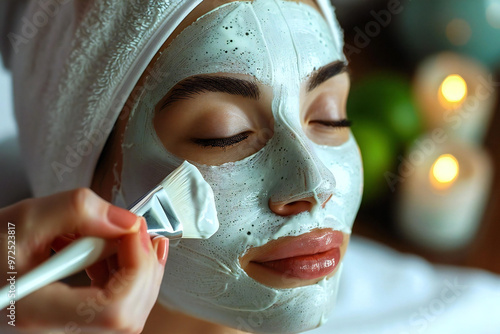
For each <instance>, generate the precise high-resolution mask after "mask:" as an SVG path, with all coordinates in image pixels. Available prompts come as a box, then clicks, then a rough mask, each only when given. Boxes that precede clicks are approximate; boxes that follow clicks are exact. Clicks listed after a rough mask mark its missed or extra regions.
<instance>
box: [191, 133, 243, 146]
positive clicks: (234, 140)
mask: <svg viewBox="0 0 500 334" xmlns="http://www.w3.org/2000/svg"><path fill="white" fill-rule="evenodd" d="M250 134H251V132H250V131H247V132H243V133H239V134H237V135H236V136H232V137H229V138H213V139H199V138H196V139H193V142H194V143H195V144H197V145H200V146H202V147H222V148H225V147H229V146H232V145H235V144H238V143H240V142H242V141H244V140H245V139H247V138H248V137H250Z"/></svg>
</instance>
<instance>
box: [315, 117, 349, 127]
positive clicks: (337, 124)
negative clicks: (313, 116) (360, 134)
mask: <svg viewBox="0 0 500 334" xmlns="http://www.w3.org/2000/svg"><path fill="white" fill-rule="evenodd" d="M309 123H313V124H321V125H325V126H330V127H334V128H349V127H351V125H352V122H351V121H349V120H348V119H342V120H340V121H310V122H309Z"/></svg>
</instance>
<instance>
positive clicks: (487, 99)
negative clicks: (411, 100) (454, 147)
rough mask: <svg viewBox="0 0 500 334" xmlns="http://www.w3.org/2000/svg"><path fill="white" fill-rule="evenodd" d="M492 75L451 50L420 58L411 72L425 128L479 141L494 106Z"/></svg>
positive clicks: (482, 67) (467, 140) (472, 141)
mask: <svg viewBox="0 0 500 334" xmlns="http://www.w3.org/2000/svg"><path fill="white" fill-rule="evenodd" d="M492 79H493V77H492V74H491V73H490V72H488V70H486V68H485V67H484V66H483V65H481V64H480V63H478V62H477V61H475V60H472V59H469V58H466V57H464V56H460V55H457V54H454V53H449V52H447V53H442V54H439V55H437V56H434V57H431V58H429V59H428V60H426V61H424V62H423V63H422V64H421V66H420V67H419V69H418V70H417V73H416V75H415V82H414V95H415V100H416V102H417V104H418V106H419V109H420V110H421V112H422V113H423V118H424V121H425V124H426V126H427V129H428V130H433V129H436V128H442V129H444V130H446V131H447V132H448V133H449V134H450V135H452V136H453V137H455V138H459V139H461V140H463V141H466V142H469V143H474V144H479V143H481V142H482V141H483V139H484V136H485V134H486V131H487V130H488V125H489V122H490V119H491V117H492V115H493V109H494V106H495V100H496V89H495V87H494V85H495V84H494V82H493V80H492Z"/></svg>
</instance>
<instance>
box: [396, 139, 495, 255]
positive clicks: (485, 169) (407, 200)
mask: <svg viewBox="0 0 500 334" xmlns="http://www.w3.org/2000/svg"><path fill="white" fill-rule="evenodd" d="M418 142H420V143H422V142H427V143H432V141H431V139H430V138H429V137H424V138H421V139H420V140H419V141H418ZM426 149H427V151H425V150H424V149H422V146H419V145H415V147H413V149H412V152H410V154H409V158H408V159H407V160H406V163H408V164H410V165H411V166H410V167H409V168H407V169H406V170H407V175H402V176H401V179H400V182H401V183H402V185H401V193H400V197H399V207H398V221H397V222H398V227H399V230H400V231H401V232H402V234H403V235H404V236H406V237H407V238H408V239H410V240H412V241H414V242H415V243H417V244H419V245H421V246H423V247H426V248H431V249H435V250H451V249H455V248H460V247H462V246H464V245H466V244H467V243H469V242H470V241H471V240H472V239H473V238H474V236H475V235H476V232H477V230H478V227H479V226H480V223H481V220H482V216H483V211H484V207H485V204H486V201H487V199H488V194H489V191H490V185H491V181H492V164H491V160H490V158H489V156H488V155H487V153H486V152H485V151H484V150H482V149H480V148H477V147H474V146H471V145H468V144H464V143H458V142H449V143H445V144H443V145H438V144H435V146H434V147H432V148H431V146H430V145H427V146H426ZM411 157H413V160H412V159H411ZM417 157H419V158H418V159H417Z"/></svg>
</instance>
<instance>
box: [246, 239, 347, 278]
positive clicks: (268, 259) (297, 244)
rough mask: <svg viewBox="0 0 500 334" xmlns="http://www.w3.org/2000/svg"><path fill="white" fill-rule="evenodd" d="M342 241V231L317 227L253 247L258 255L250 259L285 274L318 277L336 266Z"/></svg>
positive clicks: (295, 276) (299, 276)
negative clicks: (308, 231) (296, 235)
mask: <svg viewBox="0 0 500 334" xmlns="http://www.w3.org/2000/svg"><path fill="white" fill-rule="evenodd" d="M342 242H343V235H342V232H339V231H332V230H316V231H313V232H310V233H307V234H304V235H301V236H299V237H290V238H283V239H280V240H276V241H274V242H271V243H269V244H267V245H265V246H263V247H260V248H259V249H254V250H253V251H254V252H253V254H255V257H254V258H253V259H251V260H250V261H251V262H253V263H256V264H259V265H261V266H264V267H266V268H269V269H271V270H273V271H275V272H277V274H280V275H285V276H286V277H293V278H299V279H303V280H310V279H317V278H321V277H324V276H326V275H328V274H330V273H331V272H333V271H334V270H335V268H336V267H337V265H338V263H339V261H340V256H341V254H340V246H341V245H342Z"/></svg>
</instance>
